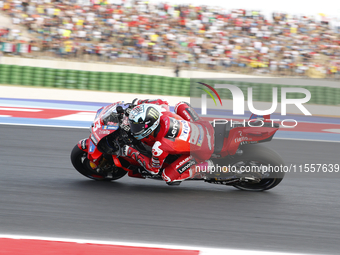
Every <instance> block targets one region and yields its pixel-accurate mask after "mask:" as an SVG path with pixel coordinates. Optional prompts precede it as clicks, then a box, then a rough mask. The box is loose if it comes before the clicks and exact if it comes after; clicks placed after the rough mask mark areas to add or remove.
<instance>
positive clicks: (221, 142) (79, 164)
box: [71, 102, 284, 191]
mask: <svg viewBox="0 0 340 255" xmlns="http://www.w3.org/2000/svg"><path fill="white" fill-rule="evenodd" d="M131 108H132V106H131V104H124V103H123V102H116V103H113V104H111V105H108V106H105V107H102V108H100V109H99V110H98V111H97V114H96V116H95V120H94V122H93V123H92V125H91V127H90V132H91V134H90V136H89V138H85V139H82V140H81V141H79V142H78V144H77V145H75V147H74V148H73V150H72V153H71V161H72V164H73V166H74V168H75V169H76V170H77V171H78V172H79V173H81V174H82V175H84V176H86V177H88V178H90V179H94V180H97V181H112V180H117V179H120V178H122V177H123V176H125V175H126V174H128V176H130V177H136V178H152V179H161V176H160V175H157V176H151V175H148V174H147V173H145V171H144V172H143V171H142V169H141V166H140V165H139V164H138V162H136V161H134V160H133V159H131V158H127V157H122V156H121V155H120V151H121V150H120V148H121V147H122V146H123V145H124V144H128V145H130V146H133V147H136V148H137V149H138V150H139V151H141V153H143V154H145V155H148V156H150V155H151V148H150V147H148V146H146V145H144V144H143V143H142V142H140V141H138V140H136V139H135V138H134V137H133V136H132V134H131V133H130V128H129V125H128V117H127V116H128V113H129V111H130V110H131ZM256 123H258V125H259V126H256V125H257V124H256ZM214 126H215V127H214V129H215V134H214V135H215V150H214V154H213V157H212V158H211V160H212V161H213V162H214V164H215V166H216V167H215V168H214V169H213V170H214V171H212V170H211V171H210V172H209V173H206V174H201V175H200V176H201V177H200V178H197V177H195V179H191V180H196V181H199V180H200V181H205V182H208V183H213V184H224V185H228V186H234V187H236V188H238V189H241V190H248V191H262V190H268V189H271V188H273V187H275V186H276V185H278V184H279V183H280V182H281V181H282V179H283V177H284V172H283V171H282V166H283V165H284V163H283V161H282V159H281V157H280V156H279V155H278V154H277V153H276V152H274V151H273V150H271V149H269V148H267V147H265V146H263V145H261V144H259V143H262V142H269V141H271V139H272V138H273V136H274V134H275V133H276V131H277V130H278V128H279V125H278V124H276V123H273V122H272V121H271V120H269V119H262V120H260V121H258V122H256V121H255V122H252V126H249V125H244V124H243V123H242V124H241V123H238V124H233V125H232V126H230V125H228V124H227V123H226V122H223V121H222V122H220V123H215V125H214ZM178 156H179V155H169V156H168V158H167V159H166V161H165V165H166V164H169V163H171V162H173V161H174V160H176V159H177V158H178ZM189 180H190V179H189Z"/></svg>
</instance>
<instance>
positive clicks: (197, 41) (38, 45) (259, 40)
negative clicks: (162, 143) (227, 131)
mask: <svg viewBox="0 0 340 255" xmlns="http://www.w3.org/2000/svg"><path fill="white" fill-rule="evenodd" d="M0 9H2V11H3V12H5V13H6V14H7V15H9V16H10V17H11V19H12V22H13V24H16V25H20V26H22V27H25V28H26V29H27V30H28V32H29V33H30V35H31V36H30V37H31V38H30V39H29V40H27V39H26V40H25V38H23V36H22V33H21V30H20V29H8V28H1V24H0V43H1V46H0V51H3V52H4V53H5V54H22V55H27V56H34V57H43V56H44V57H46V56H49V57H61V58H71V59H73V58H74V59H78V60H81V61H103V62H112V63H114V62H116V63H117V62H118V63H122V62H123V63H130V64H138V65H158V66H159V65H168V66H170V65H172V66H176V65H181V68H200V69H208V70H218V71H223V70H226V71H234V72H240V73H254V72H255V73H264V74H266V73H269V74H277V75H303V76H305V75H307V76H310V77H326V76H327V77H337V76H340V50H339V49H340V21H337V20H327V19H326V18H325V17H322V19H321V20H316V19H315V18H314V17H305V16H302V17H297V16H289V15H287V14H281V13H273V15H272V17H264V16H263V15H262V14H261V13H260V12H259V11H252V10H228V11H227V10H224V9H221V8H218V7H207V6H200V7H199V6H176V5H169V4H166V3H148V2H139V1H134V0H132V2H129V3H127V2H125V3H124V4H117V3H116V4H110V3H108V2H106V1H102V0H94V1H93V0H91V2H90V3H88V4H87V5H80V4H78V3H77V1H75V0H73V1H53V0H30V1H28V0H24V1H20V0H13V1H11V0H0ZM321 16H323V15H322V14H321Z"/></svg>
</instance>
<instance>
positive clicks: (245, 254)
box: [0, 234, 307, 255]
mask: <svg viewBox="0 0 340 255" xmlns="http://www.w3.org/2000/svg"><path fill="white" fill-rule="evenodd" d="M0 238H10V239H29V240H42V241H57V242H71V243H90V244H104V245H120V246H134V247H143V248H163V249H180V250H199V251H200V255H225V254H228V255H307V254H306V253H284V252H274V251H253V250H237V249H218V248H208V247H196V246H184V245H183V246H182V245H173V244H166V245H164V244H152V243H137V242H116V241H101V240H88V239H73V238H55V237H45V236H43V237H42V236H26V235H9V234H0Z"/></svg>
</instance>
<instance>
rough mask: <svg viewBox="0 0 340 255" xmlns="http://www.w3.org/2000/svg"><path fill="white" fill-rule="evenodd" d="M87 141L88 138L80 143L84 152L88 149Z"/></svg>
mask: <svg viewBox="0 0 340 255" xmlns="http://www.w3.org/2000/svg"><path fill="white" fill-rule="evenodd" d="M86 141H87V138H85V139H83V140H81V141H80V145H81V148H82V149H83V150H85V149H86Z"/></svg>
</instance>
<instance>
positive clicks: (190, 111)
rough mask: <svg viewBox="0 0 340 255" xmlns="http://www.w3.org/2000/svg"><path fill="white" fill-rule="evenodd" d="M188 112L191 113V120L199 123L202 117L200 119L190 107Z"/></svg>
mask: <svg viewBox="0 0 340 255" xmlns="http://www.w3.org/2000/svg"><path fill="white" fill-rule="evenodd" d="M186 111H188V112H189V114H190V116H191V119H192V120H193V121H198V120H199V119H200V117H198V115H197V113H196V112H195V111H194V110H193V109H192V108H190V107H189V108H187V109H186Z"/></svg>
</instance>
